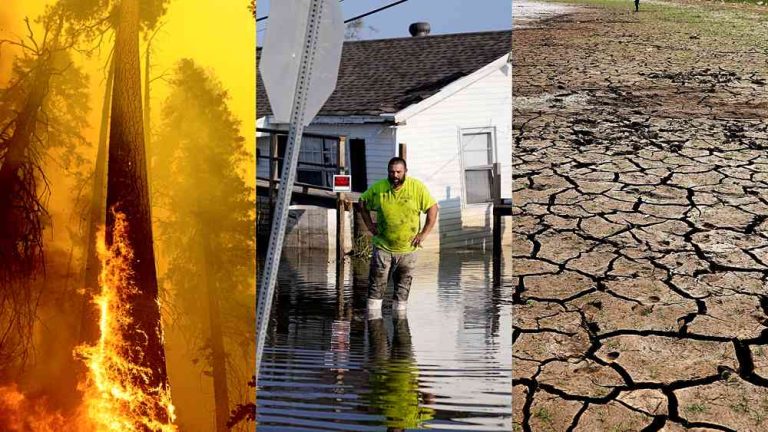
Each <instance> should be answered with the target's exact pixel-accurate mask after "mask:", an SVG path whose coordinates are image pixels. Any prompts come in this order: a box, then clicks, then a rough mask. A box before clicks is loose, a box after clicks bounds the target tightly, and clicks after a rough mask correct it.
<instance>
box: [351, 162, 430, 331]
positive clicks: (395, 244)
mask: <svg viewBox="0 0 768 432" xmlns="http://www.w3.org/2000/svg"><path fill="white" fill-rule="evenodd" d="M387 172H388V175H387V178H386V179H383V180H379V181H377V182H376V183H374V184H373V185H372V186H371V187H370V188H368V190H366V191H365V192H363V194H362V195H360V204H359V208H360V214H361V216H362V218H363V222H365V226H366V227H367V228H368V230H369V231H370V232H371V233H373V240H372V243H373V256H372V257H371V267H370V272H369V274H368V310H369V312H370V313H371V314H373V315H374V316H375V315H376V314H380V313H381V303H382V301H383V299H382V297H383V296H384V291H385V290H386V289H387V282H388V280H389V275H390V272H391V275H392V281H393V282H394V284H395V296H394V300H395V301H394V303H393V307H392V308H393V310H396V311H404V310H405V309H406V307H407V304H408V294H409V292H410V289H411V280H412V279H413V272H414V269H415V267H416V253H415V252H416V250H417V248H418V247H420V246H421V245H422V243H423V242H424V240H425V239H426V238H427V236H428V235H429V233H430V231H432V228H433V227H434V226H435V222H436V221H437V211H438V206H437V202H435V199H434V198H432V195H430V194H429V190H427V187H426V186H424V184H423V183H422V182H420V181H418V180H416V179H414V178H410V177H408V176H407V175H406V174H407V173H408V167H407V165H406V163H405V160H404V159H402V158H399V157H394V158H392V159H390V161H389V164H388V165H387ZM372 211H375V212H376V223H374V222H373V221H372V220H371V214H370V212H372ZM421 213H426V214H427V220H426V223H425V224H424V227H420V225H421V218H420V215H421Z"/></svg>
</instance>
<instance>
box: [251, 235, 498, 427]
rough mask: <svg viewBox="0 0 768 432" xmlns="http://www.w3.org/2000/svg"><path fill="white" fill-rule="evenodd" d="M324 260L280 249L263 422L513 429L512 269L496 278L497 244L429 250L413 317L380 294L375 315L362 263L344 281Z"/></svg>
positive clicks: (414, 294) (261, 397)
mask: <svg viewBox="0 0 768 432" xmlns="http://www.w3.org/2000/svg"><path fill="white" fill-rule="evenodd" d="M329 261H330V260H329V258H328V256H327V255H326V254H325V253H324V252H318V251H306V250H301V251H299V250H287V251H286V252H284V253H283V263H282V265H281V268H280V273H279V281H278V288H277V291H276V295H275V302H274V305H273V309H272V315H271V322H270V330H269V334H268V336H267V337H268V339H267V342H266V346H265V354H264V360H263V362H262V365H261V375H260V379H259V383H258V390H257V419H258V430H259V431H286V430H297V431H298V430H348V431H368V430H371V431H384V430H405V429H418V428H425V429H427V428H428V429H434V430H467V431H469V430H472V431H509V430H511V428H512V418H511V412H510V410H511V404H512V396H511V394H510V383H511V379H512V371H511V362H510V359H511V356H512V347H511V338H512V322H511V294H512V286H511V284H510V280H511V277H510V273H511V271H510V270H511V269H510V268H509V266H507V267H506V268H504V269H503V270H502V274H503V275H505V279H504V281H505V282H506V285H504V284H501V286H498V287H494V286H493V283H492V280H491V274H492V271H491V270H492V262H491V259H490V253H487V254H484V253H483V252H463V253H460V254H459V253H456V252H453V253H446V254H438V253H436V252H422V253H421V255H420V256H419V270H418V272H417V275H416V277H415V279H414V282H413V286H412V289H411V295H410V299H409V309H408V311H407V314H405V315H399V314H396V315H395V316H393V314H392V312H391V309H390V307H389V302H388V301H386V300H385V303H384V313H383V318H380V319H373V320H368V319H367V318H366V312H365V304H366V289H367V275H368V265H367V261H363V262H361V261H353V265H352V266H348V268H347V269H346V270H347V271H346V275H347V277H346V281H345V284H344V286H343V289H342V290H337V287H336V282H335V280H336V278H335V272H336V269H335V263H333V262H329ZM349 267H353V268H349ZM391 292H392V287H391V285H390V287H389V291H388V293H387V295H385V299H390V298H391Z"/></svg>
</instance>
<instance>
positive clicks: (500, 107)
mask: <svg viewBox="0 0 768 432" xmlns="http://www.w3.org/2000/svg"><path fill="white" fill-rule="evenodd" d="M439 96H440V95H439V94H438V95H436V96H433V97H439ZM428 102H430V101H429V100H427V101H425V102H422V103H425V105H428ZM466 128H494V131H495V134H494V135H495V142H496V160H497V161H498V162H499V163H500V164H501V176H502V185H501V189H502V197H505V198H509V197H511V195H512V141H511V138H512V130H511V128H512V81H511V73H510V67H509V65H507V64H504V65H502V66H500V67H499V68H498V69H495V70H494V71H492V72H491V73H489V74H488V75H485V76H484V77H482V78H480V79H478V80H476V81H474V82H472V83H470V84H469V85H467V86H466V87H464V88H462V89H460V90H458V91H456V92H455V93H453V94H451V95H450V96H448V97H446V98H444V99H442V100H438V101H437V102H435V103H434V104H432V105H428V106H425V108H424V109H423V110H421V111H420V112H417V113H415V114H413V115H411V116H410V117H408V118H407V119H406V121H405V124H404V125H401V126H398V129H397V137H396V138H397V142H404V143H406V144H407V146H408V153H407V160H408V172H409V174H410V175H412V176H414V177H415V178H418V179H420V180H421V181H423V182H424V183H425V184H426V185H427V186H428V187H429V189H430V192H431V193H432V195H433V196H434V197H435V199H436V200H437V201H438V203H439V204H440V217H439V220H438V226H437V227H436V228H435V230H436V231H437V232H439V235H438V236H431V238H430V239H429V240H428V242H427V243H426V244H425V247H427V248H431V247H440V248H441V249H445V248H461V247H476V248H491V247H492V224H493V217H492V206H491V205H490V204H466V203H465V197H464V193H463V192H464V190H463V175H462V159H461V152H460V141H459V140H460V131H461V129H466ZM503 219H504V220H503V221H502V223H503V225H504V227H503V229H504V239H503V242H504V244H511V220H510V218H503Z"/></svg>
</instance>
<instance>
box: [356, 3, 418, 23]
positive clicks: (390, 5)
mask: <svg viewBox="0 0 768 432" xmlns="http://www.w3.org/2000/svg"><path fill="white" fill-rule="evenodd" d="M407 1H408V0H400V1H396V2H394V3H390V4H388V5H386V6H382V7H380V8H378V9H374V10H372V11H370V12H366V13H364V14H362V15H358V16H356V17H352V18H350V19H348V20H345V21H344V24H346V23H348V22H352V21H355V20H359V19H360V18H365V17H367V16H368V15H373V14H375V13H376V12H381V11H383V10H384V9H389V8H391V7H393V6H397V5H399V4H400V3H405V2H407Z"/></svg>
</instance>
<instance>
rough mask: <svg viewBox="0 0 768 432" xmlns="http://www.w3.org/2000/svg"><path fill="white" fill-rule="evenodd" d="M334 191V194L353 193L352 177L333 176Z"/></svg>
mask: <svg viewBox="0 0 768 432" xmlns="http://www.w3.org/2000/svg"><path fill="white" fill-rule="evenodd" d="M333 191H334V192H351V191H352V176H349V175H334V176H333Z"/></svg>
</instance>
